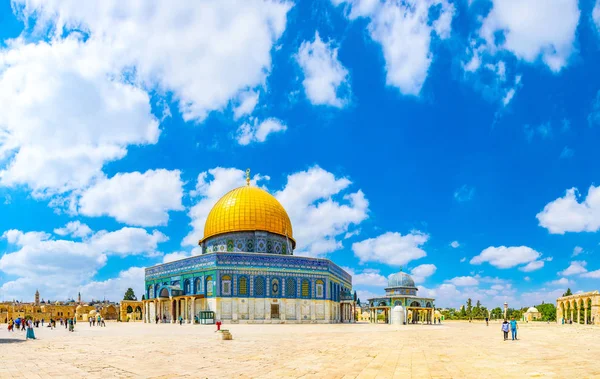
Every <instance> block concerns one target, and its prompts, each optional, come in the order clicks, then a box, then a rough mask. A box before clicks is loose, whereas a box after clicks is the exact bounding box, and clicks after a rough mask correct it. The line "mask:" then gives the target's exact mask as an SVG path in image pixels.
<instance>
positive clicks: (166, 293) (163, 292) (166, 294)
mask: <svg viewBox="0 0 600 379" xmlns="http://www.w3.org/2000/svg"><path fill="white" fill-rule="evenodd" d="M160 297H169V290H168V289H166V288H163V289H162V290H160Z"/></svg>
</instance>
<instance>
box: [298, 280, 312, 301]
mask: <svg viewBox="0 0 600 379" xmlns="http://www.w3.org/2000/svg"><path fill="white" fill-rule="evenodd" d="M300 289H301V295H302V297H309V296H310V283H309V282H308V280H307V279H304V280H302V286H301V287H300Z"/></svg>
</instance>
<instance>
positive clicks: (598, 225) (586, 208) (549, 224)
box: [536, 185, 600, 234]
mask: <svg viewBox="0 0 600 379" xmlns="http://www.w3.org/2000/svg"><path fill="white" fill-rule="evenodd" d="M577 195H578V193H577V189H576V188H571V189H568V190H567V192H566V194H565V196H564V197H560V198H558V199H556V200H554V201H552V202H550V203H548V204H546V206H545V207H544V209H543V210H542V211H541V212H540V213H538V214H537V215H536V217H537V219H538V221H539V224H540V226H543V227H544V228H546V229H548V231H549V232H550V233H552V234H564V233H565V232H596V231H598V230H599V229H600V187H594V186H593V185H592V186H590V188H589V190H588V194H587V196H586V198H585V199H584V200H583V201H582V202H581V203H580V202H578V201H577Z"/></svg>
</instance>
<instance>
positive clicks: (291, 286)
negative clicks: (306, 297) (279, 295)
mask: <svg viewBox="0 0 600 379" xmlns="http://www.w3.org/2000/svg"><path fill="white" fill-rule="evenodd" d="M285 296H286V297H292V298H293V297H296V281H295V280H294V278H287V279H286V280H285Z"/></svg>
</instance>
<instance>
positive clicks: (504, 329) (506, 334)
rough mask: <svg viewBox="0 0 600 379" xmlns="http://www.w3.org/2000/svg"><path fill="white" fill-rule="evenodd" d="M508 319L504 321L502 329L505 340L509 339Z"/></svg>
mask: <svg viewBox="0 0 600 379" xmlns="http://www.w3.org/2000/svg"><path fill="white" fill-rule="evenodd" d="M508 328H509V325H508V321H506V320H504V322H503V323H502V331H503V332H504V340H505V341H506V340H507V339H508Z"/></svg>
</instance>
